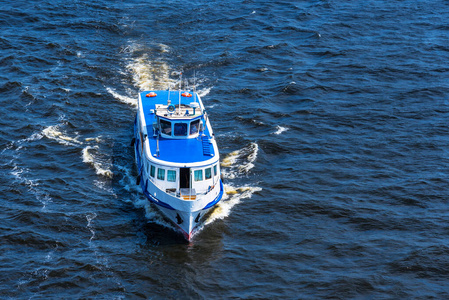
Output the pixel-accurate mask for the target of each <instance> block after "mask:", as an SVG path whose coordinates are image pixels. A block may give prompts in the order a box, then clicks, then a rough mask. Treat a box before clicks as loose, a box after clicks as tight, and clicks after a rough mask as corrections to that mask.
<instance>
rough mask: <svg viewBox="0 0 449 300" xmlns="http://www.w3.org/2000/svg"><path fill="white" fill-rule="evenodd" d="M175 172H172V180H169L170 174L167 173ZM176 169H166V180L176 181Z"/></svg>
mask: <svg viewBox="0 0 449 300" xmlns="http://www.w3.org/2000/svg"><path fill="white" fill-rule="evenodd" d="M172 172H173V173H175V174H174V177H173V180H170V179H169V178H170V175H169V173H172ZM176 175H177V174H176V170H167V181H168V182H176Z"/></svg>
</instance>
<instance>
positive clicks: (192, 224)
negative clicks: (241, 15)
mask: <svg viewBox="0 0 449 300" xmlns="http://www.w3.org/2000/svg"><path fill="white" fill-rule="evenodd" d="M133 145H134V151H135V158H136V165H137V171H138V176H137V180H136V183H137V184H138V185H140V186H141V188H142V191H143V194H144V195H145V196H146V198H147V199H148V200H149V201H150V202H151V203H154V205H155V206H156V207H157V208H158V209H159V210H160V211H161V212H162V214H163V215H164V216H165V218H167V219H168V220H170V221H171V222H172V223H173V224H174V225H175V227H176V228H178V229H179V231H180V232H181V233H182V234H183V236H184V237H185V238H186V239H187V240H188V241H190V240H191V239H192V237H193V235H194V234H195V233H196V232H197V230H198V229H199V228H201V226H200V225H201V224H202V222H203V220H204V216H206V215H207V213H208V212H209V211H210V210H212V209H213V208H214V206H215V205H217V203H219V201H220V200H221V199H222V197H223V190H224V189H223V182H222V180H221V176H220V164H219V161H220V156H219V152H218V147H217V143H216V140H215V137H214V132H213V130H212V127H211V125H210V121H209V117H208V114H207V112H206V110H205V109H204V105H203V103H202V101H201V98H200V96H199V95H198V94H197V93H196V92H195V91H185V90H177V91H170V90H154V91H142V92H140V93H139V99H138V110H137V114H136V118H135V122H134V138H133Z"/></svg>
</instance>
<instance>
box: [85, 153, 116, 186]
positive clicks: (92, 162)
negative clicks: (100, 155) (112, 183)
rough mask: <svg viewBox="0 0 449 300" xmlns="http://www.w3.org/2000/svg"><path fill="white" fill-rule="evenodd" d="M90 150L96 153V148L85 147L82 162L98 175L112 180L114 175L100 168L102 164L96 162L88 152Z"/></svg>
mask: <svg viewBox="0 0 449 300" xmlns="http://www.w3.org/2000/svg"><path fill="white" fill-rule="evenodd" d="M92 150H94V151H98V146H87V147H85V148H84V149H83V162H85V163H87V164H90V165H91V166H93V167H94V169H95V171H96V173H97V174H98V175H102V176H105V177H108V178H112V176H113V175H114V174H113V173H112V171H111V170H109V169H105V168H104V167H103V166H102V163H100V162H98V161H97V159H96V157H95V156H94V155H92V154H91V153H90V152H89V151H92Z"/></svg>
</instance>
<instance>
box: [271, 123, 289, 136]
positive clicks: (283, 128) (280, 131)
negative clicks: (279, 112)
mask: <svg viewBox="0 0 449 300" xmlns="http://www.w3.org/2000/svg"><path fill="white" fill-rule="evenodd" d="M287 130H288V128H286V127H282V126H279V125H277V126H276V132H274V134H277V135H279V134H281V133H283V132H284V131H287Z"/></svg>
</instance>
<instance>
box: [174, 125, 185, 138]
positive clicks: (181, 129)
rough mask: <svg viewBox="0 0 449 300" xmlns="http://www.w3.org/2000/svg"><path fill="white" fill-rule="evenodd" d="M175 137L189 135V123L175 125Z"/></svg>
mask: <svg viewBox="0 0 449 300" xmlns="http://www.w3.org/2000/svg"><path fill="white" fill-rule="evenodd" d="M174 131H175V136H186V135H187V123H175V129H174Z"/></svg>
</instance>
